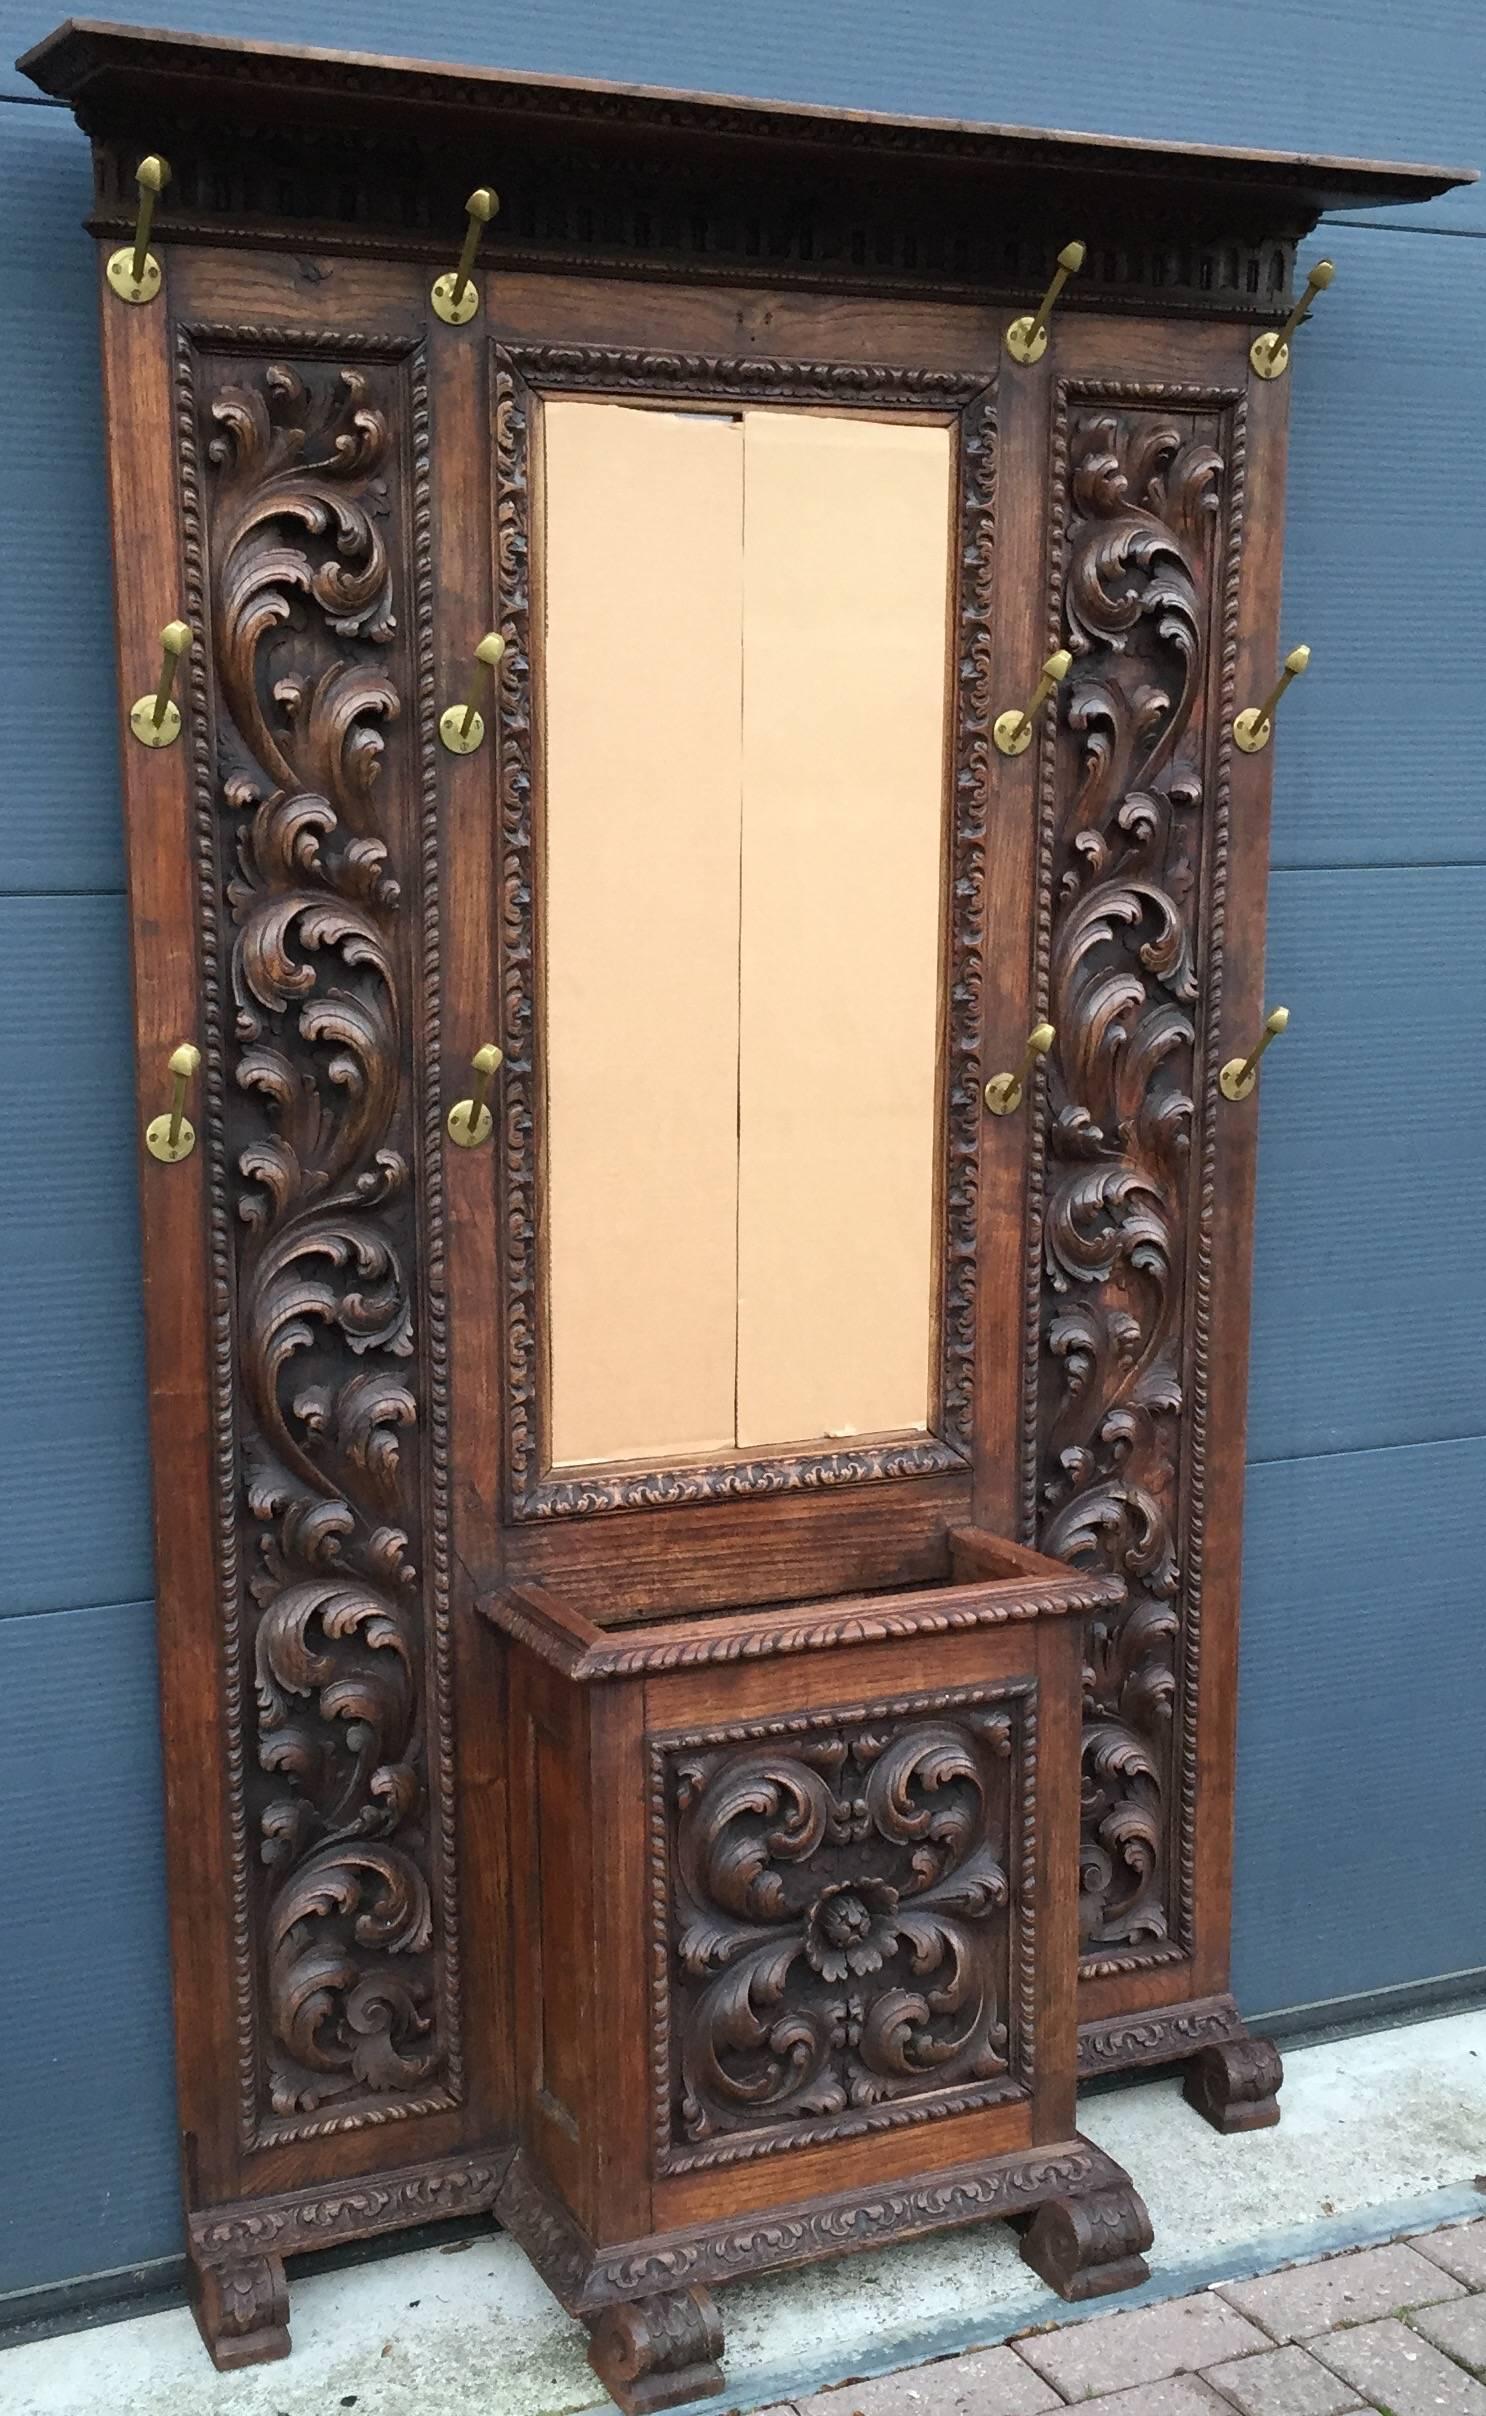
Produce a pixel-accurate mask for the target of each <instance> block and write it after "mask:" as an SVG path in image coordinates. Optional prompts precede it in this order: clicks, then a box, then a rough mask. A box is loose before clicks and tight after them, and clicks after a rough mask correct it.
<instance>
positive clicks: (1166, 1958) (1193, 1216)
mask: <svg viewBox="0 0 1486 2416" xmlns="http://www.w3.org/2000/svg"><path fill="white" fill-rule="evenodd" d="M1247 402H1248V397H1247V392H1246V390H1245V389H1244V388H1243V387H1241V386H1225V385H1219V384H1215V383H1207V384H1200V385H1195V384H1194V385H1185V384H1183V383H1181V382H1180V381H1179V380H1178V381H1168V380H1165V379H1150V380H1140V381H1135V380H1128V379H1119V378H1102V377H1068V378H1059V379H1058V381H1057V385H1056V389H1055V394H1054V401H1053V411H1052V422H1051V435H1050V447H1049V453H1050V460H1049V528H1048V548H1047V564H1048V573H1047V592H1046V606H1045V636H1046V642H1047V645H1048V647H1049V650H1051V649H1052V648H1053V647H1055V646H1059V645H1061V644H1062V643H1063V638H1064V631H1065V612H1064V585H1065V580H1066V576H1067V570H1068V551H1069V517H1070V514H1069V420H1070V413H1071V411H1072V409H1073V408H1074V407H1086V406H1095V407H1097V406H1098V405H1100V404H1108V405H1110V406H1111V407H1112V408H1114V409H1123V408H1136V409H1146V410H1160V409H1162V408H1165V409H1169V410H1174V411H1210V412H1213V413H1214V414H1217V415H1219V416H1220V417H1221V418H1222V419H1223V420H1224V421H1225V422H1226V427H1225V429H1224V431H1223V436H1224V438H1225V439H1226V452H1225V455H1224V459H1225V466H1226V478H1225V482H1224V493H1223V498H1222V504H1221V511H1220V515H1219V530H1218V535H1217V537H1216V540H1215V543H1214V577H1213V585H1212V589H1211V592H1210V595H1209V599H1208V629H1209V633H1210V635H1211V636H1213V637H1215V638H1216V640H1217V644H1216V646H1215V647H1214V655H1215V657H1216V663H1215V668H1216V672H1217V676H1216V679H1214V678H1213V676H1212V672H1211V670H1210V672H1209V680H1208V687H1207V703H1208V706H1209V720H1208V724H1207V728H1206V731H1205V761H1206V763H1207V765H1208V766H1209V767H1210V769H1211V772H1212V780H1211V790H1210V802H1209V803H1208V805H1207V807H1206V829H1205V832H1204V836H1203V842H1202V847H1201V851H1200V856H1199V862H1200V865H1201V877H1202V881H1203V898H1202V906H1203V913H1202V918H1201V922H1200V924H1199V925H1197V926H1195V940H1196V948H1197V962H1198V967H1199V981H1200V999H1199V1004H1198V1008H1197V1012H1196V1015H1195V1017H1194V1022H1195V1028H1196V1041H1195V1046H1194V1052H1193V1107H1194V1126H1195V1129H1194V1134H1193V1153H1192V1166H1193V1172H1192V1174H1191V1175H1190V1176H1189V1190H1188V1203H1189V1206H1188V1217H1187V1226H1188V1230H1187V1235H1186V1261H1185V1267H1184V1278H1185V1281H1184V1291H1183V1308H1184V1315H1183V1325H1182V1365H1183V1368H1184V1370H1190V1396H1189V1405H1188V1408H1187V1411H1186V1415H1185V1417H1184V1421H1183V1437H1182V1443H1181V1450H1180V1457H1179V1482H1180V1488H1181V1500H1180V1503H1179V1505H1178V1511H1177V1532H1178V1535H1179V1537H1180V1546H1179V1549H1180V1568H1181V1581H1180V1584H1179V1590H1178V1595H1177V1600H1178V1602H1179V1604H1180V1606H1181V1628H1180V1637H1179V1640H1178V1646H1177V1653H1176V1664H1177V1686H1178V1719H1177V1722H1176V1725H1175V1738H1174V1747H1173V1753H1172V1762H1171V1772H1172V1780H1171V1785H1170V1787H1169V1790H1168V1799H1167V1804H1166V1807H1165V1810H1166V1820H1165V1830H1164V1834H1165V1837H1166V1848H1167V1855H1168V1860H1169V1862H1170V1863H1171V1865H1172V1869H1173V1877H1174V1885H1172V1884H1171V1883H1170V1882H1169V1883H1168V1891H1167V1895H1168V1902H1169V1904H1170V1905H1171V1907H1172V1910H1173V1912H1174V1916H1175V1921H1174V1932H1175V1934H1174V1936H1173V1938H1172V1940H1171V1941H1170V1942H1169V1943H1168V1944H1165V1945H1162V1946H1159V1947H1155V1948H1151V1949H1140V1948H1134V1949H1132V1950H1130V1951H1121V1950H1120V1949H1119V1948H1117V1947H1104V1948H1096V1949H1095V1950H1094V1951H1092V1952H1083V1953H1081V1954H1080V1958H1079V1976H1080V1978H1081V1979H1082V1980H1096V1979H1105V1978H1111V1977H1115V1976H1118V1975H1120V1974H1123V1973H1136V1972H1143V1971H1151V1970H1155V1969H1158V1968H1160V1967H1163V1966H1166V1965H1169V1964H1173V1963H1179V1962H1183V1961H1186V1960H1187V1959H1188V1958H1189V1957H1190V1956H1191V1955H1192V1954H1193V1953H1194V1952H1195V1949H1196V1944H1197V1914H1198V1908H1197V1901H1196V1899H1197V1867H1196V1820H1197V1731H1198V1702H1199V1694H1198V1678H1199V1670H1200V1662H1201V1648H1202V1573H1203V1572H1202V1545H1203V1532H1204V1523H1205V1510H1206V1499H1205V1488H1206V1468H1207V1410H1208V1344H1209V1335H1210V1331H1211V1322H1212V1259H1213V1224H1214V1211H1215V1206H1216V1121H1217V1112H1218V1079H1217V1078H1218V1066H1219V1061H1220V1055H1221V1049H1220V1026H1221V1019H1222V1004H1223V951H1224V937H1225V918H1226V901H1227V882H1228V859H1229V845H1230V821H1231V787H1232V780H1231V774H1232V753H1233V743H1232V726H1233V715H1234V711H1235V708H1236V704H1237V692H1236V686H1235V680H1236V671H1237V661H1238V641H1239V581H1240V574H1241V569H1242V559H1243V538H1244V520H1245V506H1246V417H1247ZM1211 659H1212V658H1210V660H1211ZM1059 787H1060V783H1059V763H1058V751H1057V748H1056V746H1055V745H1051V744H1047V743H1044V746H1043V750H1042V756H1041V762H1040V767H1039V777H1038V806H1037V815H1038V820H1037V859H1036V875H1035V879H1036V900H1037V913H1036V924H1035V935H1034V951H1035V953H1034V963H1033V985H1034V993H1035V996H1036V999H1037V1001H1038V1011H1039V1013H1045V1012H1046V1009H1047V1004H1048V999H1049V994H1050V966H1051V950H1052V938H1053V924H1054V899H1053V888H1052V881H1053V860H1054V849H1055V845H1056V839H1057V829H1058V822H1059V808H1060V802H1062V800H1060V793H1059ZM1047 1127H1048V1091H1047V1086H1046V1084H1045V1083H1044V1084H1040V1085H1039V1086H1038V1092H1037V1097H1036V1100H1035V1102H1034V1106H1033V1112H1032V1118H1031V1127H1030V1132H1029V1140H1028V1165H1027V1188H1026V1198H1027V1224H1026V1248H1027V1256H1026V1266H1025V1285H1026V1290H1025V1318H1024V1348H1023V1382H1022V1473H1021V1502H1020V1519H1021V1534H1022V1536H1023V1539H1024V1540H1025V1541H1027V1542H1029V1543H1035V1542H1036V1540H1037V1537H1038V1533H1039V1529H1040V1523H1041V1522H1040V1519H1039V1501H1038V1491H1039V1478H1040V1474H1041V1434H1040V1403H1039V1384H1038V1378H1039V1370H1040V1365H1041V1358H1042V1351H1043V1317H1042V1289H1041V1277H1042V1231H1043V1214H1044V1209H1045V1205H1046V1197H1045V1175H1046V1169H1047V1161H1048V1144H1047ZM1225 2002H1226V2000H1225ZM1209 2026H1210V2024H1205V2025H1204V2029H1203V2035H1204V2036H1205V2035H1207V2028H1208V2027H1209ZM1098 2027H1099V2035H1100V2041H1101V2044H1100V2045H1099V2047H1098V2048H1097V2049H1096V2050H1093V2051H1091V2052H1092V2053H1094V2054H1097V2058H1098V2060H1099V2061H1100V2062H1102V2061H1103V2060H1104V2059H1105V2057H1106V2055H1108V2054H1111V2053H1113V2052H1114V2049H1112V2048H1111V2047H1109V2046H1108V2045H1107V2044H1106V2043H1104V2042H1105V2040H1106V2034H1108V2036H1109V2037H1113V2035H1114V2028H1113V2026H1112V2025H1111V2024H1107V2023H1106V2024H1103V2025H1100V2026H1098ZM1147 2027H1149V2025H1147ZM1173 2036H1174V2037H1175V2038H1177V2039H1178V2040H1179V2042H1180V2046H1185V2045H1186V2044H1187V2043H1188V2037H1189V2034H1188V2031H1187V2030H1186V2029H1185V2028H1183V2027H1182V2026H1181V2025H1180V2024H1176V2025H1174V2026H1173ZM1180 2046H1179V2049H1178V2051H1180ZM1082 2052H1083V2051H1082V2050H1081V2053H1082Z"/></svg>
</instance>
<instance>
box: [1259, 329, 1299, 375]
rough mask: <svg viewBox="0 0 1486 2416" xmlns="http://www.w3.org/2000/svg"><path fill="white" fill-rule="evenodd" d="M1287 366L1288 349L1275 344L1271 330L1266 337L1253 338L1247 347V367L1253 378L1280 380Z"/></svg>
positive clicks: (1288, 364) (1284, 345)
mask: <svg viewBox="0 0 1486 2416" xmlns="http://www.w3.org/2000/svg"><path fill="white" fill-rule="evenodd" d="M1289 366H1290V347H1289V345H1288V344H1277V343H1276V342H1275V340H1274V331H1273V329H1271V330H1270V331H1269V333H1268V334H1266V335H1262V336H1255V338H1254V341H1253V343H1252V344H1251V345H1250V346H1249V367H1250V368H1251V369H1252V370H1253V372H1254V375H1255V377H1261V378H1282V377H1283V376H1284V374H1285V371H1286V370H1287V369H1288V368H1289Z"/></svg>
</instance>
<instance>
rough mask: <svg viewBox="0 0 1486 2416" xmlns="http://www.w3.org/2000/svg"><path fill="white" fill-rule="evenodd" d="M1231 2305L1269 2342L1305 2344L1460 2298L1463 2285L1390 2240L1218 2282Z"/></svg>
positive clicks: (1424, 2259)
mask: <svg viewBox="0 0 1486 2416" xmlns="http://www.w3.org/2000/svg"><path fill="white" fill-rule="evenodd" d="M1218 2289H1219V2292H1220V2294H1221V2296H1222V2297H1223V2298H1225V2299H1226V2300H1227V2301H1228V2304H1229V2305H1230V2307H1236V2308H1237V2309H1238V2310H1239V2312H1240V2314H1242V2315H1246V2316H1249V2317H1250V2318H1251V2319H1252V2321H1253V2322H1254V2323H1256V2324H1262V2325H1263V2327H1264V2329H1265V2331H1266V2332H1267V2333H1268V2334H1269V2335H1270V2338H1271V2339H1272V2340H1277V2341H1297V2340H1309V2339H1310V2338H1311V2336H1312V2334H1313V2333H1317V2332H1327V2331H1329V2330H1330V2329H1331V2326H1332V2325H1333V2324H1365V2323H1367V2322H1368V2321H1369V2320H1370V2319H1371V2318H1372V2317H1374V2316H1382V2315H1393V2314H1395V2313H1396V2312H1397V2311H1398V2309H1399V2308H1401V2307H1427V2306H1429V2305H1430V2304H1431V2302H1432V2301H1434V2300H1436V2299H1454V2298H1459V2297H1460V2296H1461V2295H1462V2285H1461V2284H1460V2283H1459V2282H1457V2281H1455V2280H1453V2279H1452V2277H1451V2276H1450V2275H1449V2274H1447V2273H1444V2272H1442V2271H1441V2269H1440V2267H1439V2266H1438V2265H1435V2264H1432V2263H1431V2262H1430V2260H1429V2258H1428V2257H1421V2256H1419V2255H1418V2254H1417V2253H1416V2252H1415V2250H1414V2249H1412V2248H1406V2247H1405V2246H1403V2244H1402V2243H1401V2242H1397V2241H1395V2242H1394V2243H1393V2245H1392V2246H1390V2247H1387V2248H1358V2249H1354V2250H1353V2251H1352V2253H1351V2255H1350V2256H1345V2257H1327V2258H1326V2259H1325V2260H1324V2262H1323V2263H1321V2264H1319V2265H1295V2266H1292V2267H1291V2268H1290V2270H1289V2271H1288V2272H1287V2273H1266V2274H1261V2275H1260V2276H1259V2277H1258V2278H1257V2280H1255V2281H1252V2282H1220V2283H1219V2285H1218Z"/></svg>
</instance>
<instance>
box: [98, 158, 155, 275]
mask: <svg viewBox="0 0 1486 2416" xmlns="http://www.w3.org/2000/svg"><path fill="white" fill-rule="evenodd" d="M134 181H135V183H136V184H137V185H138V187H139V216H138V217H137V218H136V220H135V222H134V241H133V242H132V243H125V244H121V245H120V247H119V249H118V250H117V251H116V252H110V254H109V257H108V266H107V268H106V269H105V270H104V275H105V276H106V277H107V279H108V281H109V284H110V285H111V286H112V287H113V289H114V292H115V293H116V294H117V295H118V297H119V300H120V301H121V302H153V301H154V299H155V296H156V294H158V292H159V291H160V263H159V261H158V260H157V259H156V258H155V255H154V253H153V252H152V251H151V250H150V227H151V225H152V224H153V222H154V216H155V203H156V201H157V200H158V198H159V196H160V195H161V194H162V193H163V192H164V190H165V188H166V186H167V185H168V184H169V182H170V162H169V160H168V159H162V158H161V157H160V154H159V152H158V151H151V152H150V153H148V155H147V156H146V157H145V158H144V159H142V160H141V161H140V163H139V166H138V167H137V168H136V169H135V171H134Z"/></svg>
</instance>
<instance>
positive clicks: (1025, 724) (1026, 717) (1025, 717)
mask: <svg viewBox="0 0 1486 2416" xmlns="http://www.w3.org/2000/svg"><path fill="white" fill-rule="evenodd" d="M1072 669H1073V657H1072V655H1071V654H1070V653H1069V651H1068V649H1067V647H1066V646H1060V647H1059V648H1058V651H1057V653H1056V654H1050V655H1049V656H1048V658H1047V661H1046V662H1045V663H1044V664H1043V666H1042V677H1041V679H1040V680H1039V681H1038V683H1037V685H1036V687H1035V688H1034V689H1033V691H1032V701H1031V703H1030V704H1029V705H1028V706H1027V708H1026V710H1025V712H1022V713H1018V712H1017V710H1016V708H1015V706H1011V707H1010V708H1009V709H1008V710H1007V711H1006V712H1005V713H998V714H997V716H996V718H995V720H994V722H993V723H992V724H991V736H992V738H994V740H995V742H996V744H997V746H998V747H999V748H1000V750H1001V752H1002V754H1003V755H1024V754H1025V753H1026V751H1027V749H1028V747H1029V746H1030V745H1031V744H1032V731H1033V727H1034V725H1035V723H1036V720H1037V716H1038V714H1039V713H1040V712H1041V711H1042V708H1043V706H1044V705H1045V704H1046V703H1047V700H1048V698H1049V697H1050V696H1051V695H1052V692H1053V690H1054V689H1055V688H1056V687H1057V685H1058V683H1059V681H1060V680H1065V679H1066V678H1067V677H1068V674H1069V672H1070V671H1071V670H1072Z"/></svg>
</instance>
